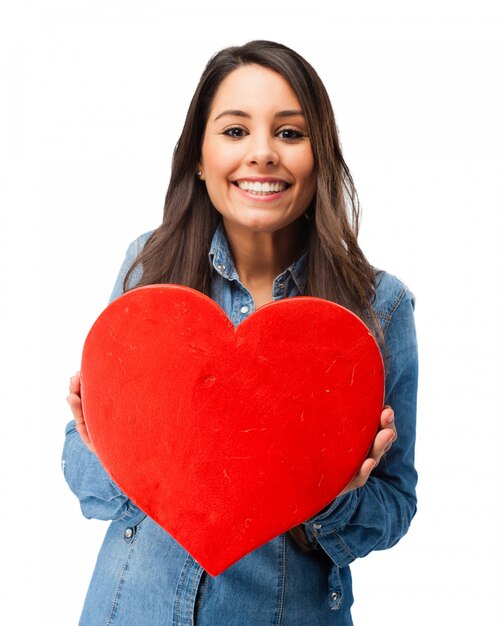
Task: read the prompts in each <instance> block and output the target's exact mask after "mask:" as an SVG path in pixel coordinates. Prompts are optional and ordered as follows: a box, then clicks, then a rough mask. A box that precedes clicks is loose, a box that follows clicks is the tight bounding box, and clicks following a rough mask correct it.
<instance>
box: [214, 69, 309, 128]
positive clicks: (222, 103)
mask: <svg viewBox="0 0 501 626" xmlns="http://www.w3.org/2000/svg"><path fill="white" fill-rule="evenodd" d="M300 108H301V106H300V103H299V99H298V97H297V96H296V93H295V92H294V90H293V89H292V87H291V86H290V84H289V83H288V82H287V80H286V79H285V78H284V77H283V76H281V75H280V74H278V73H277V72H275V71H274V70H271V69H269V68H266V67H262V66H260V65H244V66H242V67H239V68H238V69H236V70H233V72H231V73H230V74H228V76H226V78H225V79H224V80H223V81H222V83H221V84H220V85H219V88H218V90H217V92H216V95H215V97H214V100H213V102H212V107H211V118H212V119H213V118H214V116H217V115H218V112H220V111H222V110H224V109H240V110H242V111H247V112H252V111H256V112H260V111H263V112H266V111H270V112H273V113H274V112H275V111H278V110H282V109H300Z"/></svg>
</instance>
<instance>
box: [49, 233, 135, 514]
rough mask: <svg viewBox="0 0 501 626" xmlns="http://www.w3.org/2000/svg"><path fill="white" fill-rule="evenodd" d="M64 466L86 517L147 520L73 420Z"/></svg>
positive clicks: (128, 261) (118, 287)
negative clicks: (90, 446)
mask: <svg viewBox="0 0 501 626" xmlns="http://www.w3.org/2000/svg"><path fill="white" fill-rule="evenodd" d="M143 243H144V236H143V237H142V238H139V239H137V240H136V241H133V242H132V243H131V244H130V246H129V248H128V249H127V252H126V255H125V260H124V262H123V264H122V267H121V269H120V272H119V274H118V278H117V280H116V283H115V286H114V288H113V291H112V294H111V298H110V302H111V301H113V300H115V299H116V298H118V296H120V295H121V294H122V293H123V289H122V284H123V280H124V278H125V275H126V274H127V271H128V270H129V268H130V266H131V265H132V263H133V261H134V259H135V258H136V256H137V254H138V252H139V251H140V247H141V245H142V244H143ZM139 272H140V270H137V271H135V272H134V273H133V276H132V283H133V284H134V282H137V279H138V278H139ZM61 465H62V469H63V473H64V477H65V479H66V482H67V483H68V486H69V487H70V489H71V491H72V492H73V493H74V494H75V495H76V496H77V498H78V500H79V502H80V508H81V510H82V513H83V515H84V516H85V517H87V518H89V519H90V518H94V519H101V520H119V519H120V520H123V521H124V522H126V523H127V524H128V525H130V526H134V525H136V524H137V523H139V521H140V520H141V519H142V518H144V513H143V512H142V511H141V510H140V509H139V508H138V507H137V506H136V505H135V504H133V502H132V501H131V500H130V499H129V498H128V497H127V496H126V495H125V494H124V493H123V492H122V491H121V490H120V489H119V488H118V487H117V486H116V485H115V483H114V482H113V481H112V480H111V478H110V477H109V476H108V474H107V472H106V471H105V469H104V468H103V466H102V465H101V462H100V461H99V459H98V458H97V456H96V455H95V454H94V453H93V452H91V451H90V450H89V449H88V448H87V446H86V445H85V444H84V443H83V441H82V439H81V437H80V434H79V433H78V431H77V430H76V427H75V422H74V421H73V420H72V421H71V422H70V423H69V424H68V425H67V426H66V431H65V441H64V447H63V455H62V462H61Z"/></svg>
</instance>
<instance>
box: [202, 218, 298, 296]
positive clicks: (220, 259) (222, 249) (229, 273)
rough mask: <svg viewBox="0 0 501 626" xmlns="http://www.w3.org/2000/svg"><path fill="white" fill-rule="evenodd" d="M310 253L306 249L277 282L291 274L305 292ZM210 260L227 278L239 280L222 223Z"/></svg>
mask: <svg viewBox="0 0 501 626" xmlns="http://www.w3.org/2000/svg"><path fill="white" fill-rule="evenodd" d="M307 256H308V253H307V252H306V251H305V252H303V254H302V255H301V256H300V257H299V258H298V259H296V260H295V261H294V262H293V263H291V265H289V267H288V268H287V269H286V270H284V271H283V272H282V273H281V274H280V275H279V276H277V277H276V278H275V282H281V281H282V282H284V281H285V280H287V278H288V277H289V276H290V277H291V278H292V280H293V281H294V283H295V285H296V288H297V290H298V292H299V293H300V294H302V293H303V291H304V288H305V285H306V259H307ZM209 262H210V263H211V264H212V267H213V268H214V269H215V270H216V272H218V274H220V275H221V276H222V277H223V278H226V279H227V280H238V273H237V270H236V268H235V264H234V263H233V258H232V256H231V251H230V247H229V244H228V239H227V237H226V233H225V230H224V226H223V224H222V223H220V224H219V225H218V227H217V228H216V230H215V232H214V235H213V237H212V241H211V245H210V250H209Z"/></svg>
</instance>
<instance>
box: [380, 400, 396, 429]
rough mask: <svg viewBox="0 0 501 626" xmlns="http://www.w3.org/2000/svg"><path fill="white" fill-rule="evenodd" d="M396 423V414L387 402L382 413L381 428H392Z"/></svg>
mask: <svg viewBox="0 0 501 626" xmlns="http://www.w3.org/2000/svg"><path fill="white" fill-rule="evenodd" d="M394 424H395V414H394V412H393V409H392V408H391V406H389V405H387V404H385V405H384V407H383V411H382V413H381V428H390V427H391V426H393V425H394Z"/></svg>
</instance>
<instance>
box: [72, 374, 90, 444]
mask: <svg viewBox="0 0 501 626" xmlns="http://www.w3.org/2000/svg"><path fill="white" fill-rule="evenodd" d="M66 401H67V402H68V404H69V405H70V409H71V412H72V413H73V418H74V420H75V425H76V429H77V431H78V432H79V434H80V437H81V438H82V441H83V442H84V444H85V445H86V446H87V448H89V450H90V451H91V452H95V450H94V446H93V445H92V443H91V441H90V438H89V433H88V432H87V426H86V425H85V418H84V414H83V411H82V399H81V398H80V372H77V373H76V374H75V375H74V376H72V377H71V378H70V395H69V396H68V397H67V398H66Z"/></svg>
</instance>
